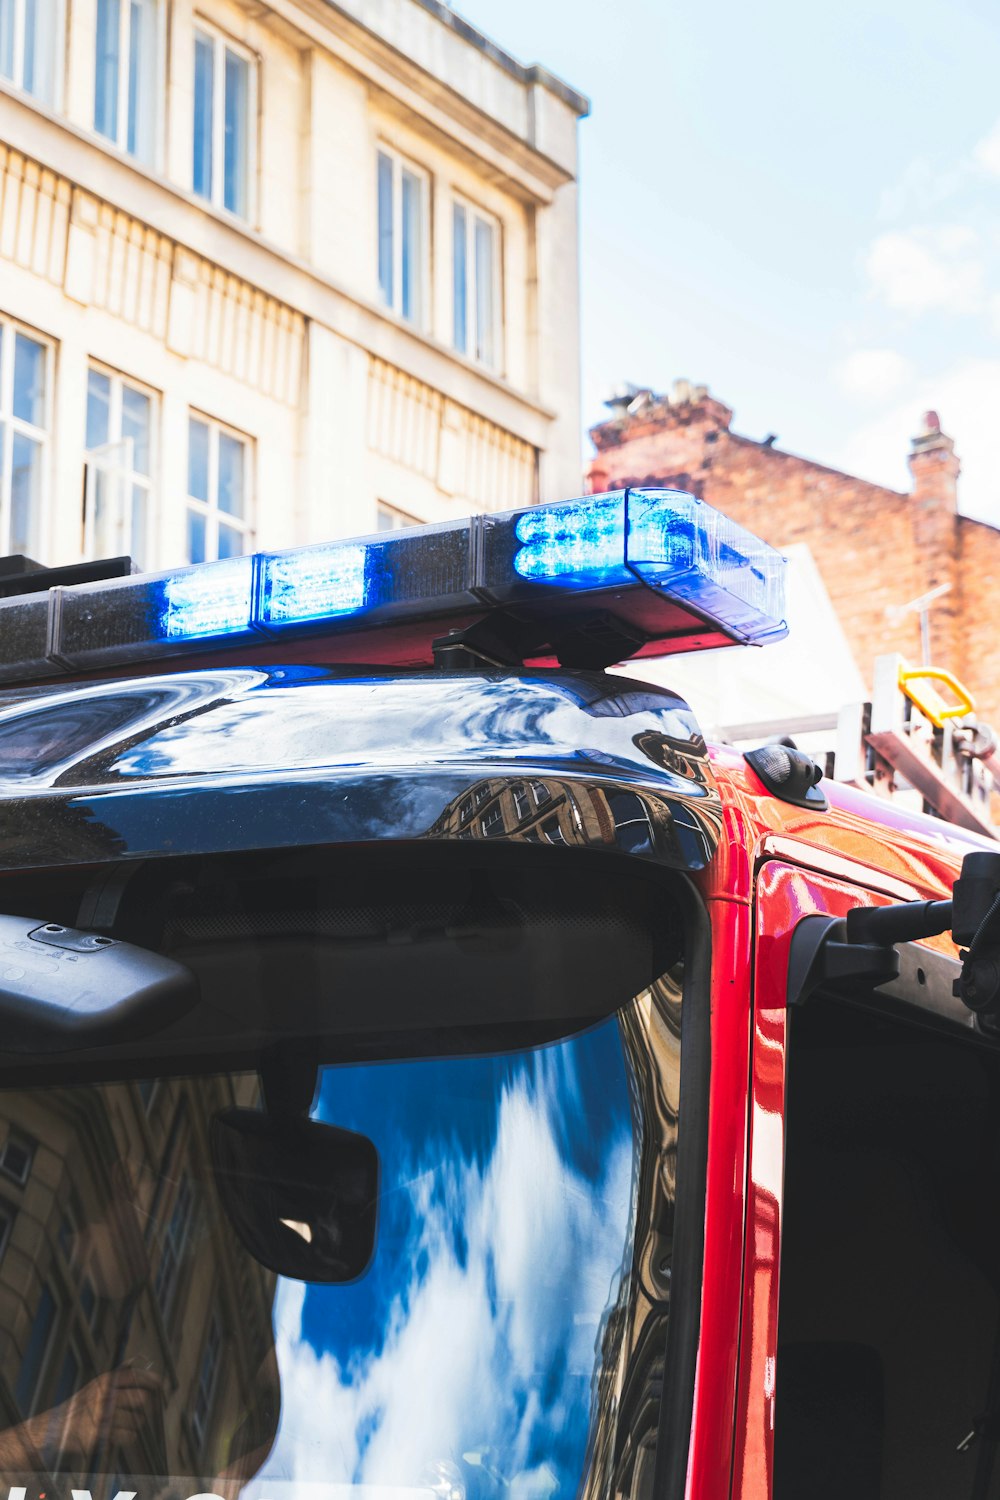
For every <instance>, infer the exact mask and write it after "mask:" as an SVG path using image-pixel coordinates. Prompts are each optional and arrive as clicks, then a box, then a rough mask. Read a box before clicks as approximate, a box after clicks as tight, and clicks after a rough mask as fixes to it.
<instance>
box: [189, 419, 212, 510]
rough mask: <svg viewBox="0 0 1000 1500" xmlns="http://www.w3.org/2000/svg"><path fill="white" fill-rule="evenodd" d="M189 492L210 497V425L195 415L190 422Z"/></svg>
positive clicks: (196, 496) (198, 496)
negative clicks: (200, 420)
mask: <svg viewBox="0 0 1000 1500" xmlns="http://www.w3.org/2000/svg"><path fill="white" fill-rule="evenodd" d="M188 494H189V495H191V496H192V497H193V498H194V499H195V500H207V499H208V425H207V423H205V422H199V421H198V420H197V419H196V418H195V417H192V418H191V420H190V422H189V423H188Z"/></svg>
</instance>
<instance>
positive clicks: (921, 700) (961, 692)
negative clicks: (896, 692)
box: [899, 666, 976, 729]
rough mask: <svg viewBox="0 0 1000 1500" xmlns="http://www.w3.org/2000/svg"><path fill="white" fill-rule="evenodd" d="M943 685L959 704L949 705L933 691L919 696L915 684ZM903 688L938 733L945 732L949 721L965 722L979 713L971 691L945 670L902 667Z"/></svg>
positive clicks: (927, 691) (900, 675)
mask: <svg viewBox="0 0 1000 1500" xmlns="http://www.w3.org/2000/svg"><path fill="white" fill-rule="evenodd" d="M921 681H923V682H926V683H928V684H930V683H932V682H943V683H944V685H945V687H946V688H950V690H951V691H952V692H953V693H954V695H955V697H956V698H957V699H958V700H959V701H958V702H957V703H946V702H945V701H944V699H943V698H942V697H941V695H940V693H936V692H935V691H934V689H933V688H932V687H928V688H927V690H926V691H925V692H923V693H918V692H917V691H916V690H915V689H914V687H913V683H915V682H921ZM899 685H900V687H901V688H902V690H903V692H904V693H905V694H906V696H907V697H908V698H909V700H910V702H911V703H915V704H916V706H917V708H919V710H920V712H921V713H922V714H924V715H925V716H926V717H927V718H928V719H930V721H931V723H932V724H933V725H934V726H935V727H936V728H937V729H943V728H944V721H945V719H961V718H963V717H964V715H965V714H972V713H975V711H976V700H975V698H973V696H972V694H971V693H970V692H969V689H968V688H967V687H966V686H965V685H964V684H963V683H961V682H959V680H958V678H957V677H954V676H953V675H952V674H951V672H945V671H944V670H943V669H942V668H941V667H902V666H901V667H900V669H899Z"/></svg>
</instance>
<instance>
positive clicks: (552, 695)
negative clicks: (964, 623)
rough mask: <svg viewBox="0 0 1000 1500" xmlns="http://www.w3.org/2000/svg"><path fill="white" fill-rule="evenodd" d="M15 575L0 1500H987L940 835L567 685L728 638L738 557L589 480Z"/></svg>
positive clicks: (10, 635)
mask: <svg viewBox="0 0 1000 1500" xmlns="http://www.w3.org/2000/svg"><path fill="white" fill-rule="evenodd" d="M38 582H40V583H45V584H46V587H44V588H32V587H30V586H29V587H28V588H26V589H23V590H22V591H21V592H17V593H13V594H11V595H10V597H9V598H8V599H7V600H6V601H5V602H0V674H2V680H3V683H4V684H5V686H3V688H2V689H0V1475H2V1478H3V1481H4V1483H5V1485H6V1486H7V1491H8V1493H9V1495H10V1500H42V1497H43V1496H45V1497H47V1500H52V1497H55V1496H58V1497H62V1496H66V1497H67V1500H69V1497H70V1495H72V1497H73V1500H81V1497H82V1496H83V1495H89V1496H91V1497H92V1500H98V1497H100V1500H105V1497H107V1500H114V1497H115V1496H116V1495H121V1496H123V1497H126V1496H128V1497H135V1500H160V1497H166V1496H168V1495H169V1496H173V1497H176V1500H185V1497H199V1500H203V1497H205V1496H211V1495H217V1496H221V1497H223V1500H236V1497H240V1496H245V1497H247V1500H300V1497H301V1500H347V1497H348V1496H349V1495H355V1494H356V1495H357V1496H358V1497H359V1500H372V1497H376V1496H377V1497H379V1500H381V1497H386V1500H388V1497H389V1496H392V1500H404V1497H405V1500H411V1497H412V1500H432V1497H434V1496H437V1497H441V1500H500V1497H505V1500H551V1497H562V1496H580V1497H586V1500H598V1497H600V1500H605V1497H622V1500H625V1497H630V1500H683V1497H685V1496H687V1497H692V1500H695V1497H696V1500H736V1497H739V1500H795V1497H798V1496H801V1495H806V1494H808V1495H810V1496H811V1497H813V1496H819V1497H822V1496H827V1495H830V1496H833V1495H837V1496H842V1495H847V1494H850V1495H852V1496H858V1497H867V1496H871V1497H876V1496H878V1497H885V1500H895V1497H897V1496H898V1497H902V1496H904V1495H905V1496H906V1497H907V1500H914V1497H917V1500H920V1497H927V1500H931V1497H935V1500H936V1497H939V1496H941V1495H943V1494H947V1495H949V1496H956V1497H965V1496H968V1497H969V1500H973V1497H980V1496H989V1495H993V1494H995V1493H998V1492H1000V1474H998V1472H997V1470H998V1468H1000V1466H998V1465H996V1464H995V1462H994V1459H995V1450H996V1444H997V1440H998V1437H1000V1425H998V1423H997V1417H996V1403H997V1400H998V1397H1000V1353H998V1351H1000V1333H998V1329H1000V1316H998V1315H1000V1280H998V1273H997V1270H996V1267H997V1265H998V1264H1000V1254H998V1251H1000V1215H998V1213H997V1210H996V1207H995V1204H996V1203H997V1201H998V1197H1000V1195H998V1191H997V1189H998V1186H1000V1184H998V1183H997V1176H998V1173H1000V1152H998V1147H997V1142H998V1140H1000V1130H998V1128H997V1127H998V1124H1000V1121H998V1119H997V1118H996V1115H997V1112H998V1111H1000V1087H998V1085H1000V1070H998V1053H997V1049H996V1038H995V1032H994V1027H993V1022H992V1019H991V1014H990V1013H988V1009H987V1008H982V1007H981V1008H980V1010H978V1011H977V1009H976V1008H975V1007H974V1006H970V1004H969V1003H967V1002H968V998H969V996H968V992H967V991H968V987H966V991H965V992H961V993H959V994H958V995H956V993H955V992H954V991H955V984H956V981H958V983H959V990H960V991H961V983H962V975H963V973H965V970H964V969H963V962H962V959H961V957H960V954H959V948H958V947H957V946H956V943H955V942H954V941H953V938H952V935H951V928H950V927H949V926H947V925H945V926H942V925H941V924H942V921H945V917H942V916H941V913H942V911H943V910H944V906H945V905H947V903H949V902H950V900H951V899H952V891H953V887H954V885H955V881H956V878H957V877H958V876H959V874H960V872H961V871H962V869H963V859H964V858H965V857H966V856H967V855H968V854H970V853H972V854H974V855H976V854H978V855H984V854H988V853H989V848H990V846H989V844H988V842H987V841H986V840H983V839H978V838H976V836H975V835H972V834H968V833H965V832H963V831H961V830H959V829H957V828H954V827H952V826H950V825H947V824H944V823H942V822H941V821H940V820H935V819H932V818H927V817H923V816H920V815H916V814H904V813H902V812H899V811H897V810H896V809H895V808H894V807H892V806H889V805H887V804H885V803H879V802H878V801H877V800H876V799H873V798H870V797H867V796H865V795H864V794H863V793H861V792H858V791H853V790H850V789H845V788H839V787H833V786H828V785H827V784H826V783H825V782H819V781H818V770H816V768H814V767H812V765H811V763H810V762H808V760H807V758H806V757H803V756H802V755H801V754H799V753H798V752H796V751H795V750H794V748H791V749H787V748H783V747H772V748H771V752H770V754H769V755H768V756H766V757H765V758H764V759H763V760H761V759H760V758H758V759H756V760H754V758H753V757H752V756H751V757H749V758H747V757H742V756H739V755H737V754H736V752H734V751H733V750H732V749H730V748H728V747H712V746H708V745H706V743H705V741H704V738H703V736H702V734H701V732H700V730H699V727H698V725H697V723H696V721H695V718H694V716H693V714H692V713H691V711H690V709H689V708H688V706H687V705H686V704H685V703H684V702H683V701H682V700H681V699H680V698H679V697H678V696H677V695H675V694H673V693H671V692H670V691H668V690H666V689H664V688H662V687H657V686H653V685H648V684H643V683H641V682H637V681H635V680H633V679H628V678H624V677H621V676H618V675H615V674H613V673H610V672H608V671H607V670H606V668H607V667H608V666H610V665H611V664H613V663H614V662H616V661H618V660H621V659H622V658H623V657H624V656H626V655H631V656H632V657H633V658H641V657H642V656H643V655H644V654H645V655H654V654H655V655H659V654H663V653H668V652H670V651H675V650H697V649H701V648H703V647H705V646H720V645H724V644H726V643H731V644H734V645H735V644H746V643H755V642H756V643H765V642H766V641H767V640H768V639H770V638H773V637H775V636H777V635H780V633H781V630H782V622H781V608H780V559H777V558H776V556H775V555H774V554H772V553H771V552H770V549H768V548H765V547H764V546H763V544H762V543H760V542H758V541H757V540H756V539H755V538H752V537H749V536H748V535H747V534H746V533H744V532H741V531H740V529H739V528H737V527H733V526H732V525H731V523H729V522H727V521H726V520H725V518H724V517H719V516H718V515H717V513H715V512H712V511H711V510H710V508H709V507H707V506H704V505H702V504H701V502H698V501H696V500H694V499H693V498H692V497H689V496H683V495H678V494H676V493H674V492H656V491H628V492H616V493H615V494H613V495H609V496H597V497H589V498H588V499H587V500H582V501H574V502H569V503H568V504H566V505H563V506H552V507H536V508H534V509H532V510H530V511H525V512H520V513H516V514H512V515H510V516H501V517H495V516H494V517H479V518H474V520H473V521H470V522H466V523H461V524H460V525H456V526H444V527H429V528H414V529H413V530H412V531H409V532H406V531H404V532H400V533H394V534H392V535H391V536H389V537H386V536H383V537H380V538H361V539H357V540H354V539H352V540H351V541H349V542H340V543H334V544H331V545H330V546H329V547H326V548H319V549H302V550H301V551H299V552H296V553H285V554H274V555H271V556H268V557H255V558H252V559H230V560H227V562H226V563H222V564H208V565H203V567H201V568H197V569H189V570H180V571H178V572H177V573H175V574H171V575H164V576H162V577H157V578H149V577H145V576H142V575H138V576H135V575H131V576H130V575H126V576H122V577H118V578H108V579H97V580H90V581H87V582H82V583H81V582H74V581H68V580H61V581H60V580H58V579H53V578H51V577H49V578H45V579H40V580H38ZM925 903H931V904H932V905H934V915H935V916H936V917H937V918H938V920H937V921H936V922H935V921H934V920H932V919H931V917H929V916H927V915H926V913H927V912H929V911H930V908H929V907H926V908H925V906H924V905H923V904H925ZM883 910H884V911H885V912H887V913H889V914H890V916H889V918H888V920H890V921H894V920H895V918H894V917H893V916H892V913H895V912H897V911H898V912H909V913H914V912H916V913H917V915H915V916H911V917H908V918H904V919H903V921H902V927H901V928H899V930H901V931H902V930H905V931H906V932H909V931H910V930H911V929H913V928H914V927H915V928H920V929H921V930H920V931H918V932H917V933H916V936H911V937H906V938H905V939H896V938H894V939H893V940H892V941H889V940H888V939H887V938H886V933H885V932H882V937H881V938H879V939H878V941H866V942H855V941H853V940H852V932H851V925H850V924H851V922H855V923H856V922H857V920H858V919H857V918H856V917H850V914H851V913H856V912H858V911H862V912H880V911H883ZM946 917H947V921H948V922H950V920H951V918H950V916H948V915H947V914H946ZM876 920H879V919H876ZM907 923H909V926H907ZM921 924H923V926H922V927H921ZM924 928H926V931H925V930H923V929H924ZM879 931H882V929H879ZM886 931H888V929H886ZM893 931H896V929H893ZM956 931H957V928H956ZM890 935H891V934H890ZM870 936H871V935H870V934H869V937H870ZM973 946H975V942H974V943H973ZM963 993H964V994H965V998H964V999H963V998H962V994H963Z"/></svg>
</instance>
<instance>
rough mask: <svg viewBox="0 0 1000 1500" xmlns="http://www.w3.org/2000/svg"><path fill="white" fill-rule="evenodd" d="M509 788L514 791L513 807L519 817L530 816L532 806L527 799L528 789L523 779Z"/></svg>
mask: <svg viewBox="0 0 1000 1500" xmlns="http://www.w3.org/2000/svg"><path fill="white" fill-rule="evenodd" d="M511 790H512V791H513V793H514V807H515V809H516V811H517V816H518V818H519V819H521V818H527V817H530V816H531V812H532V807H531V803H530V802H529V800H528V789H527V787H526V786H525V785H524V782H523V781H519V782H518V783H517V785H516V786H514V787H512V788H511Z"/></svg>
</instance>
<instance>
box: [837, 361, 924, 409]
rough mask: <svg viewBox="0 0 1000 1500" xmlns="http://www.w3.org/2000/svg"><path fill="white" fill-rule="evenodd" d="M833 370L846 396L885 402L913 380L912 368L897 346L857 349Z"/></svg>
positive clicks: (860, 399)
mask: <svg viewBox="0 0 1000 1500" xmlns="http://www.w3.org/2000/svg"><path fill="white" fill-rule="evenodd" d="M833 373H834V378H835V379H836V381H837V384H838V385H839V386H840V389H841V390H842V391H843V392H844V394H845V395H847V396H852V397H854V398H855V399H856V400H859V401H866V402H872V401H886V400H888V398H889V397H890V396H894V395H895V394H896V392H897V391H898V390H899V389H900V388H901V387H902V386H904V385H906V384H907V383H908V382H909V381H910V380H912V378H913V367H912V365H911V364H910V362H909V360H908V359H906V358H904V356H903V355H902V354H899V353H897V351H896V350H895V349H857V350H855V352H854V353H853V354H849V355H848V356H847V358H846V359H844V360H841V362H840V364H839V365H837V367H836V369H835V370H834V372H833Z"/></svg>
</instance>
